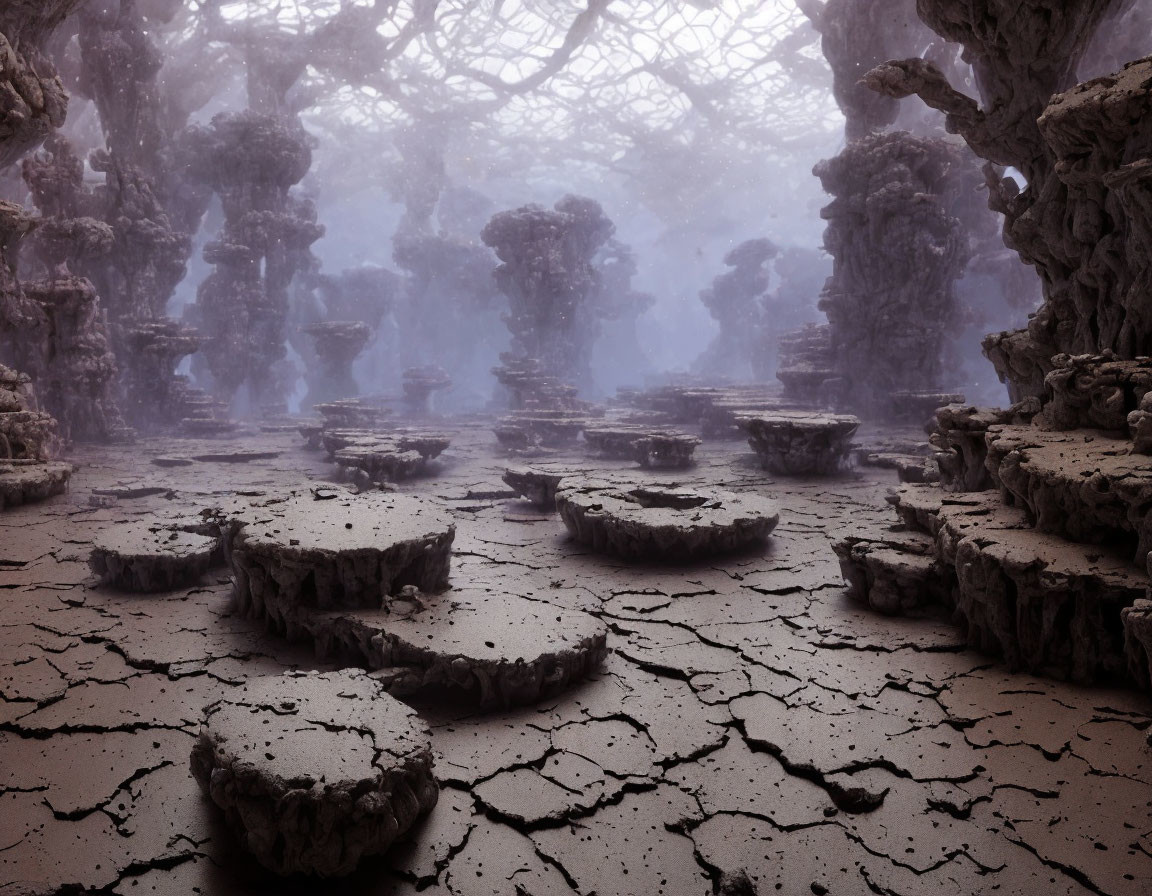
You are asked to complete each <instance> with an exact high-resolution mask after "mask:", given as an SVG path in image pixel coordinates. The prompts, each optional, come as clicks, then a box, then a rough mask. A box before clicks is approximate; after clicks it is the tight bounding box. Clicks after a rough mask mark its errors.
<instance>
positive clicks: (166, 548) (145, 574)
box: [88, 523, 218, 592]
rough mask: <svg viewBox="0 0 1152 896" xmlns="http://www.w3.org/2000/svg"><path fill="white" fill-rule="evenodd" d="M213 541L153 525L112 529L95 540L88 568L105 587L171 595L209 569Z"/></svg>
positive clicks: (194, 581)
mask: <svg viewBox="0 0 1152 896" xmlns="http://www.w3.org/2000/svg"><path fill="white" fill-rule="evenodd" d="M217 544H218V540H217V539H216V538H214V537H212V536H210V535H202V534H197V533H196V532H188V531H184V530H183V529H181V528H177V527H175V526H164V525H158V524H156V523H130V524H128V525H124V526H112V527H109V528H107V529H104V530H102V531H101V532H100V533H99V535H97V537H96V540H95V542H94V544H93V546H92V553H91V554H90V555H89V557H88V565H89V567H90V568H91V569H92V572H94V573H95V574H96V575H97V576H98V577H99V578H100V582H101V583H102V584H104V585H111V586H112V587H114V588H121V589H123V590H125V591H145V592H149V591H172V590H173V589H175V588H182V587H186V586H190V585H195V584H196V583H197V582H199V581H200V578H201V577H202V576H203V575H204V573H206V572H207V571H208V569H209V567H211V565H212V558H213V555H214V554H215V552H216V548H217Z"/></svg>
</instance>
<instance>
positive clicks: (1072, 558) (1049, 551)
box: [892, 486, 1147, 683]
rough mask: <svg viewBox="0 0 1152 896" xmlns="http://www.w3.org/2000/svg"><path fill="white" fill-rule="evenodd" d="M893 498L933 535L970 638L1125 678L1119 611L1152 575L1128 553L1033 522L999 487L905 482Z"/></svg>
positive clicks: (1015, 655) (1071, 673)
mask: <svg viewBox="0 0 1152 896" xmlns="http://www.w3.org/2000/svg"><path fill="white" fill-rule="evenodd" d="M892 500H893V503H894V504H895V505H896V511H897V514H898V515H899V516H900V518H901V520H902V522H903V523H904V524H905V525H906V526H908V527H910V528H913V529H918V530H920V531H924V532H926V533H927V534H929V535H931V536H932V538H933V539H934V542H935V548H934V555H935V560H936V562H937V565H938V567H939V568H943V569H944V570H945V571H946V572H945V575H946V576H947V578H948V580H950V581H952V582H953V583H954V584H953V586H952V599H951V601H950V602H949V604H950V605H952V604H954V606H955V615H956V617H957V619H959V620H960V621H961V623H962V625H963V628H964V631H965V636H966V638H967V641H968V643H969V644H970V645H971V646H973V647H975V648H976V649H978V650H982V651H986V652H988V653H992V654H995V655H998V656H1002V657H1004V659H1005V661H1006V662H1007V663H1008V665H1009V666H1010V667H1012V668H1016V669H1023V670H1025V671H1028V672H1032V673H1037V674H1042V675H1049V676H1052V677H1054V678H1062V679H1069V680H1072V681H1077V682H1082V683H1090V682H1108V681H1119V680H1125V679H1126V678H1127V676H1128V674H1129V672H1128V665H1127V664H1126V660H1125V652H1124V647H1125V632H1124V626H1123V623H1122V620H1121V614H1122V611H1123V610H1124V608H1125V607H1129V606H1132V605H1133V604H1134V603H1135V602H1136V601H1137V600H1139V599H1141V598H1142V597H1144V595H1145V593H1146V590H1147V581H1146V580H1145V579H1144V577H1143V575H1142V574H1141V572H1140V570H1139V569H1137V568H1135V567H1133V566H1132V564H1131V563H1130V562H1129V561H1128V560H1127V558H1126V557H1125V556H1123V555H1122V554H1120V553H1118V552H1116V551H1114V550H1110V549H1107V548H1102V547H1095V546H1089V545H1080V544H1074V543H1071V542H1069V541H1066V540H1065V539H1063V538H1060V537H1058V536H1055V535H1050V534H1047V533H1044V532H1041V531H1039V530H1037V529H1034V528H1033V527H1032V525H1031V522H1030V520H1029V518H1028V516H1027V514H1026V513H1025V512H1024V511H1023V510H1020V509H1016V508H1013V507H1008V506H1005V505H1003V504H1002V503H1001V500H1000V496H999V494H998V493H996V492H978V493H972V494H966V495H947V494H946V493H944V492H941V491H939V490H938V489H936V488H934V487H932V486H906V487H905V488H903V489H901V490H900V492H899V493H898V494H897V495H896V496H895V497H894V498H893V499H892ZM912 553H913V554H914V556H916V557H919V556H920V553H919V551H918V550H916V551H914V552H912Z"/></svg>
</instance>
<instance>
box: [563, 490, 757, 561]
mask: <svg viewBox="0 0 1152 896" xmlns="http://www.w3.org/2000/svg"><path fill="white" fill-rule="evenodd" d="M556 509H557V510H559V511H560V518H561V519H562V520H564V525H565V526H567V527H568V532H569V534H570V535H571V536H572V537H573V538H575V539H576V540H577V541H579V542H581V543H582V544H586V545H588V546H589V547H590V548H592V549H593V550H594V551H599V552H601V553H607V554H614V555H616V556H618V557H623V558H624V559H626V560H644V559H663V560H671V561H691V560H698V559H700V558H702V557H709V556H712V555H715V554H723V553H727V552H730V551H739V550H743V549H746V548H750V547H753V546H755V545H759V544H762V543H763V542H764V541H765V540H766V539H767V537H768V536H769V535H770V534H771V533H772V530H773V529H775V528H776V524H777V523H779V522H780V511H779V508H778V507H777V506H776V504H775V503H774V502H772V501H770V500H768V499H767V498H762V497H759V496H757V495H736V494H733V493H731V492H725V491H719V490H709V489H704V490H695V489H690V488H681V487H678V486H675V485H671V486H661V485H629V484H612V483H608V482H596V481H595V480H593V481H591V482H589V481H583V480H578V479H569V480H566V481H564V482H562V483H561V484H560V487H559V488H558V490H557V492H556Z"/></svg>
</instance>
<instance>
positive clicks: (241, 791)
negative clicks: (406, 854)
mask: <svg viewBox="0 0 1152 896" xmlns="http://www.w3.org/2000/svg"><path fill="white" fill-rule="evenodd" d="M192 774H193V775H194V776H195V777H196V780H197V781H198V782H199V784H200V786H201V788H203V790H204V792H205V793H206V794H208V796H209V797H210V798H211V799H212V801H213V802H214V803H216V805H217V806H219V807H220V808H221V809H222V810H223V811H224V817H225V819H226V820H227V823H228V826H229V827H230V828H231V829H232V831H233V832H234V833H235V834H236V835H237V836H238V837H239V838H240V842H241V844H242V845H243V846H244V848H245V849H247V850H248V851H249V852H250V853H252V855H253V856H255V857H256V859H257V860H258V861H259V862H260V863H261V864H262V865H264V866H265V867H267V868H268V869H270V870H272V871H274V872H276V873H277V874H292V873H305V874H317V875H322V876H338V875H346V874H350V873H351V872H352V871H354V870H355V869H356V866H357V865H358V864H359V862H360V860H361V858H362V857H364V856H370V855H378V854H380V853H383V852H385V851H387V849H388V848H389V847H390V846H391V845H392V843H393V841H395V840H396V838H397V837H399V836H400V835H401V834H403V833H404V832H405V831H407V830H408V829H409V828H411V827H412V825H413V824H414V823H415V822H416V820H417V819H418V818H419V817H420V816H421V815H423V814H424V813H425V812H427V811H429V810H430V809H431V808H432V807H433V806H434V805H435V804H436V799H437V797H438V795H439V790H438V788H437V785H436V781H435V779H434V778H433V777H432V748H431V744H430V741H429V736H428V730H427V728H425V726H424V725H423V723H422V722H420V720H419V719H418V718H417V717H416V714H415V713H414V712H412V710H410V709H408V707H406V706H405V705H404V704H402V703H400V702H399V701H397V700H395V699H393V698H392V697H389V696H388V694H387V693H385V690H384V686H383V685H382V684H381V683H380V682H378V681H376V680H374V679H373V678H372V677H371V676H369V675H368V674H367V673H364V672H360V671H356V670H344V671H341V672H326V673H316V672H312V673H307V674H304V673H288V674H286V675H283V676H268V677H264V678H256V679H252V680H251V681H249V682H248V683H247V684H245V685H243V686H242V687H241V688H240V689H239V690H238V691H234V692H232V693H230V694H229V695H228V696H226V697H224V698H223V699H221V700H219V701H217V702H216V703H213V704H212V705H210V706H209V707H207V710H206V716H205V719H204V722H203V724H202V726H201V728H200V735H199V737H198V738H197V741H196V744H195V746H193V748H192Z"/></svg>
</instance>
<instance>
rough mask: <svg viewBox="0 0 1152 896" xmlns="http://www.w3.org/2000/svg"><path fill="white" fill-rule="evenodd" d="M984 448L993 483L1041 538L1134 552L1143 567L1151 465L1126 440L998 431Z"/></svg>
mask: <svg viewBox="0 0 1152 896" xmlns="http://www.w3.org/2000/svg"><path fill="white" fill-rule="evenodd" d="M986 442H987V450H988V456H987V460H986V466H987V468H988V471H989V473H990V474H991V478H992V481H993V483H994V484H995V486H996V487H998V488H999V489H1000V490H1001V493H1002V494H1003V496H1004V498H1005V500H1006V501H1008V502H1009V503H1011V504H1013V505H1015V506H1017V507H1020V508H1022V509H1024V510H1026V511H1027V512H1028V515H1029V518H1030V519H1031V521H1032V522H1033V524H1034V525H1035V526H1036V528H1037V529H1039V530H1040V531H1041V532H1047V533H1050V534H1052V535H1059V536H1062V537H1064V538H1067V539H1070V540H1072V541H1078V542H1083V543H1087V544H1107V545H1109V546H1111V547H1114V548H1117V549H1122V550H1124V551H1134V552H1135V559H1136V561H1137V562H1138V563H1142V562H1143V559H1144V558H1145V557H1146V556H1147V555H1148V552H1149V551H1152V516H1150V515H1149V514H1148V508H1149V507H1150V506H1152V462H1150V460H1149V458H1148V457H1147V456H1146V455H1140V454H1132V453H1131V451H1130V449H1131V446H1130V444H1129V442H1128V441H1127V440H1124V439H1120V438H1116V437H1115V435H1114V434H1110V433H1108V432H1104V431H1100V430H1087V429H1084V430H1077V431H1076V432H1074V433H1063V432H1061V433H1053V432H1044V431H1042V430H1039V429H1036V428H1034V427H1021V426H998V427H995V428H993V429H992V430H990V431H989V433H988V435H987V437H986Z"/></svg>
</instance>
